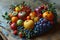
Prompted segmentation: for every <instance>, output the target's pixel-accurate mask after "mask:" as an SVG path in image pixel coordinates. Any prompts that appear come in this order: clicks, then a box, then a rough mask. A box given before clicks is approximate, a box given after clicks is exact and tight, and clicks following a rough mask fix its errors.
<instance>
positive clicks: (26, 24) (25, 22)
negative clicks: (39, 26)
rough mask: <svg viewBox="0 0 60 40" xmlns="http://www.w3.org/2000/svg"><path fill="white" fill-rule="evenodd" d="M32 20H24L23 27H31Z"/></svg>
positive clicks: (32, 24) (32, 25)
mask: <svg viewBox="0 0 60 40" xmlns="http://www.w3.org/2000/svg"><path fill="white" fill-rule="evenodd" d="M33 27H34V22H33V21H32V20H25V21H24V28H25V29H33Z"/></svg>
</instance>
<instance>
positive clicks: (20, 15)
mask: <svg viewBox="0 0 60 40" xmlns="http://www.w3.org/2000/svg"><path fill="white" fill-rule="evenodd" d="M25 16H26V12H19V13H18V18H20V19H23V18H25Z"/></svg>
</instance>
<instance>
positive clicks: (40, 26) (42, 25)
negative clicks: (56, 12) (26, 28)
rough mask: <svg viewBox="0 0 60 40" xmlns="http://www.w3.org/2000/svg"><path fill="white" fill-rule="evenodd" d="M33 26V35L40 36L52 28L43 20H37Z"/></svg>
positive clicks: (48, 22)
mask: <svg viewBox="0 0 60 40" xmlns="http://www.w3.org/2000/svg"><path fill="white" fill-rule="evenodd" d="M34 26H35V27H34V33H35V34H36V35H39V34H42V33H43V32H47V31H48V30H49V29H51V28H52V24H51V23H50V21H48V20H46V19H44V18H41V19H39V21H38V22H37V23H35V25H34Z"/></svg>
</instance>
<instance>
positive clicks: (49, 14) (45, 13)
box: [43, 11, 54, 20]
mask: <svg viewBox="0 0 60 40" xmlns="http://www.w3.org/2000/svg"><path fill="white" fill-rule="evenodd" d="M43 18H46V19H48V20H53V19H54V15H53V13H52V12H51V11H46V12H44V13H43Z"/></svg>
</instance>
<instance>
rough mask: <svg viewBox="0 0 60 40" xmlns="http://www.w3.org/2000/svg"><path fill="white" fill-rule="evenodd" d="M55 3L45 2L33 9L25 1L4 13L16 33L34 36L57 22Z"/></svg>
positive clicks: (21, 36)
mask: <svg viewBox="0 0 60 40" xmlns="http://www.w3.org/2000/svg"><path fill="white" fill-rule="evenodd" d="M53 5H54V4H46V5H45V4H44V5H41V6H39V7H38V8H36V9H34V11H32V9H31V8H30V7H29V6H28V5H26V4H25V3H24V2H23V3H21V4H19V5H16V6H13V7H11V8H10V9H12V12H10V13H7V12H6V13H5V15H2V16H3V18H5V19H7V20H9V22H8V23H9V25H10V28H11V29H12V30H13V34H14V35H19V37H20V38H32V37H33V36H38V35H41V34H43V33H44V32H47V31H49V30H50V29H52V28H53V25H54V24H56V22H57V13H56V10H55V7H54V6H53Z"/></svg>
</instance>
